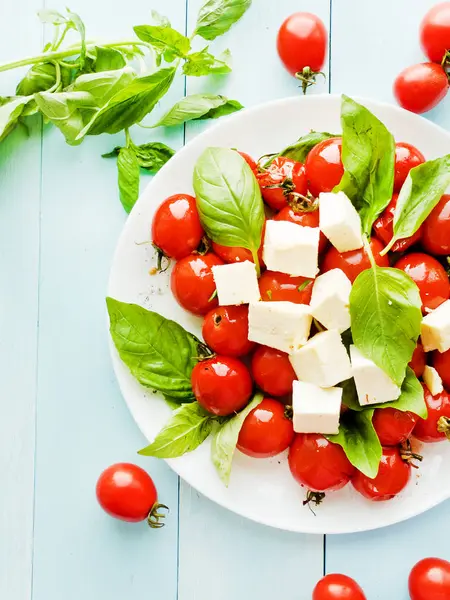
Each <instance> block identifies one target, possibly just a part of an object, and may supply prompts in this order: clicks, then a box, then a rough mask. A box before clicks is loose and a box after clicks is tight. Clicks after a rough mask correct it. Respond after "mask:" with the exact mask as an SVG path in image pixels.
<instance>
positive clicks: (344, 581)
mask: <svg viewBox="0 0 450 600" xmlns="http://www.w3.org/2000/svg"><path fill="white" fill-rule="evenodd" d="M312 600H367V599H366V596H365V595H364V592H363V591H362V589H361V587H360V586H359V585H358V584H357V583H356V581H355V580H354V579H352V578H351V577H347V575H341V574H340V573H330V574H329V575H325V577H323V578H322V579H321V580H320V581H319V583H318V584H317V585H316V587H315V588H314V591H313V596H312Z"/></svg>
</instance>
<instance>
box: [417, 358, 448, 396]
mask: <svg viewBox="0 0 450 600" xmlns="http://www.w3.org/2000/svg"><path fill="white" fill-rule="evenodd" d="M422 378H423V381H424V383H425V385H426V386H427V388H428V389H429V390H430V392H431V395H432V396H437V395H438V394H441V393H442V392H443V391H444V386H443V385H442V379H441V377H440V375H439V373H438V372H437V371H436V369H435V368H434V367H429V366H428V365H427V366H426V367H425V369H424V370H423V375H422Z"/></svg>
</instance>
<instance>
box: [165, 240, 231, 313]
mask: <svg viewBox="0 0 450 600" xmlns="http://www.w3.org/2000/svg"><path fill="white" fill-rule="evenodd" d="M216 265H223V260H221V259H220V258H219V257H218V256H216V255H215V254H213V253H212V252H210V253H208V254H205V255H204V256H200V255H199V254H191V255H190V256H186V258H182V259H181V260H179V261H178V262H177V263H176V265H175V266H174V268H173V271H172V275H171V280H170V285H171V289H172V294H173V295H174V296H175V300H176V301H177V302H178V304H180V305H181V306H182V307H183V308H185V309H186V310H188V311H189V312H191V313H194V315H204V314H206V313H207V312H208V311H210V310H211V309H212V308H215V307H216V306H217V298H216V297H214V292H215V291H216V284H215V283H214V277H213V274H212V270H211V267H214V266H216Z"/></svg>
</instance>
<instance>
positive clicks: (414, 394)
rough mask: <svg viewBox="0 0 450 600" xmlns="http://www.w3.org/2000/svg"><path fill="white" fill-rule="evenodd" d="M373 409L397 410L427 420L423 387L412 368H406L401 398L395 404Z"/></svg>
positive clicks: (377, 406)
mask: <svg viewBox="0 0 450 600" xmlns="http://www.w3.org/2000/svg"><path fill="white" fill-rule="evenodd" d="M373 408H396V409H397V410H401V411H403V412H406V411H408V412H412V413H414V414H415V415H418V416H419V417H421V418H422V419H426V418H427V416H428V409H427V405H426V403H425V398H424V393H423V387H422V385H421V383H420V381H419V380H418V379H417V377H416V375H415V374H414V371H413V370H412V369H411V368H410V367H407V368H406V376H405V379H404V380H403V383H402V393H401V394H400V397H399V398H398V399H397V400H395V401H394V402H385V403H384V404H374V405H373Z"/></svg>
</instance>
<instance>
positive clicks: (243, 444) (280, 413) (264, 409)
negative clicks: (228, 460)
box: [237, 398, 294, 458]
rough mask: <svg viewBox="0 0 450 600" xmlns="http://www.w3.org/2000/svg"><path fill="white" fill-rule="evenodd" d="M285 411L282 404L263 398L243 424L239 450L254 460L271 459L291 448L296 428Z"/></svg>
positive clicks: (238, 443) (238, 445)
mask: <svg viewBox="0 0 450 600" xmlns="http://www.w3.org/2000/svg"><path fill="white" fill-rule="evenodd" d="M285 409H286V407H285V406H284V404H281V402H278V401H277V400H274V399H273V398H263V400H262V402H261V403H260V404H258V406H257V407H256V408H254V409H253V410H252V411H251V412H250V413H249V414H248V415H247V417H246V418H245V421H244V423H243V424H242V427H241V431H240V432H239V438H238V442H237V448H238V450H240V451H241V452H242V453H243V454H247V456H253V457H254V458H269V457H270V456H276V455H277V454H280V452H283V451H284V450H286V449H287V448H289V446H290V445H291V442H292V440H293V439H294V428H293V426H292V421H291V420H290V419H288V418H286V416H285V414H284V411H285Z"/></svg>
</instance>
